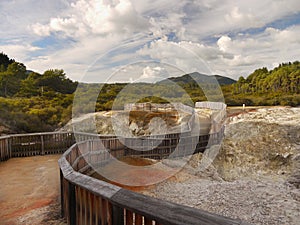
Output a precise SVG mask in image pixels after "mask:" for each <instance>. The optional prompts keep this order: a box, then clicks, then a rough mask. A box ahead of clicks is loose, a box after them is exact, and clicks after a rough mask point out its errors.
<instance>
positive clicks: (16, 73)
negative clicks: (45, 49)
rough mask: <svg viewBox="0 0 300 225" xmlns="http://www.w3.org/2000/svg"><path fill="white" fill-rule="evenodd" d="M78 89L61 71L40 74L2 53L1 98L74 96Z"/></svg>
mask: <svg viewBox="0 0 300 225" xmlns="http://www.w3.org/2000/svg"><path fill="white" fill-rule="evenodd" d="M76 87H77V82H73V81H72V80H70V79H69V78H67V77H66V74H65V73H64V71H63V70H61V69H49V70H47V71H45V72H44V73H43V74H39V73H36V72H33V71H29V70H27V69H26V66H25V65H24V64H23V63H19V62H16V61H15V60H13V59H9V58H8V56H7V55H5V54H4V53H0V96H1V97H12V96H16V97H32V96H38V95H41V94H42V93H43V94H50V95H51V94H53V93H61V94H72V93H73V92H74V91H75V90H76Z"/></svg>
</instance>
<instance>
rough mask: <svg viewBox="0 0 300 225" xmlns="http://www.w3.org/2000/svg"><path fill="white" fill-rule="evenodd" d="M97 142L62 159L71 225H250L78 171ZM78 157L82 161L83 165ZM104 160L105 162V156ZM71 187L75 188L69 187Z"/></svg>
mask: <svg viewBox="0 0 300 225" xmlns="http://www.w3.org/2000/svg"><path fill="white" fill-rule="evenodd" d="M95 143H96V142H95V140H93V141H87V142H82V143H79V144H75V145H73V146H72V147H71V148H70V149H69V150H68V151H67V152H65V153H64V155H63V156H62V158H61V159H60V160H59V166H60V169H61V174H62V176H61V182H62V185H61V193H62V208H63V210H62V212H63V215H64V217H66V219H67V221H68V224H70V225H73V224H77V225H85V224H101V225H102V224H113V225H115V224H116V225H118V224H122V225H138V224H157V225H158V224H164V225H168V224H172V225H179V224H182V225H183V224H184V225H188V224H191V225H202V224H203V225H204V224H205V225H227V224H247V223H244V222H243V221H241V220H236V219H230V218H227V217H223V216H220V215H216V214H212V213H208V212H205V211H202V210H198V209H194V208H190V207H186V206H182V205H179V204H175V203H171V202H167V201H161V200H158V199H155V198H151V197H149V196H145V195H142V194H139V193H135V192H131V191H128V190H125V189H122V188H120V187H118V186H115V185H112V184H109V183H106V182H104V181H101V180H97V179H94V178H92V177H89V176H87V175H84V174H82V173H79V172H77V171H80V170H82V169H83V168H85V167H86V166H87V165H88V162H87V161H89V160H90V158H89V157H88V156H89V154H88V153H89V152H95V151H96V149H97V148H95V146H96V145H95ZM80 149H81V150H82V151H81V150H80ZM98 152H100V151H98ZM107 157H109V156H107ZM78 158H81V160H83V161H82V162H80V160H78ZM102 159H104V160H105V157H103V158H102ZM70 185H71V187H75V188H70ZM74 196H75V197H74ZM74 218H76V221H75V222H74Z"/></svg>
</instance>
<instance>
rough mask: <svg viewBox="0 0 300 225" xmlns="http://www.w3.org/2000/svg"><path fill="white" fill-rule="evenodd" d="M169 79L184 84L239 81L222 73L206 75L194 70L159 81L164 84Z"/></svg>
mask: <svg viewBox="0 0 300 225" xmlns="http://www.w3.org/2000/svg"><path fill="white" fill-rule="evenodd" d="M168 81H172V82H175V83H183V84H187V83H195V82H197V83H199V84H213V83H215V82H216V81H217V82H218V83H219V85H221V86H223V85H230V84H235V83H236V82H237V81H236V80H234V79H231V78H229V77H225V76H221V75H206V74H201V73H198V72H194V73H190V74H185V75H182V76H180V77H170V78H168V79H165V80H162V81H159V82H158V83H159V84H164V83H167V82H168Z"/></svg>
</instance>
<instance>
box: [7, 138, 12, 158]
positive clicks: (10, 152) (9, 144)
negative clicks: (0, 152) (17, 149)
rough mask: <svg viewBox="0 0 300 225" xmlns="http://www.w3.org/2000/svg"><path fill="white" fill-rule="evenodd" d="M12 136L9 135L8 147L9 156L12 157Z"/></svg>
mask: <svg viewBox="0 0 300 225" xmlns="http://www.w3.org/2000/svg"><path fill="white" fill-rule="evenodd" d="M11 142H12V138H11V136H9V137H8V149H9V158H12V157H13V155H12V146H11Z"/></svg>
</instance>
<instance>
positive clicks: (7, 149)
mask: <svg viewBox="0 0 300 225" xmlns="http://www.w3.org/2000/svg"><path fill="white" fill-rule="evenodd" d="M8 139H9V138H6V139H5V147H6V152H5V156H4V158H6V159H10V151H9V141H8ZM3 150H4V149H3ZM3 152H4V151H3Z"/></svg>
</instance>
